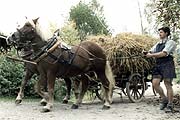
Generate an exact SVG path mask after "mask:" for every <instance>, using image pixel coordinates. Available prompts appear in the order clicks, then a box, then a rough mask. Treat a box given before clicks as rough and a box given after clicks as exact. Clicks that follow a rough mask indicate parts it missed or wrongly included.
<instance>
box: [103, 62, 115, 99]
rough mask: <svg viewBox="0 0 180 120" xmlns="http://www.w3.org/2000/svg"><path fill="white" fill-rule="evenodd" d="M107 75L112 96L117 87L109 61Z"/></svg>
mask: <svg viewBox="0 0 180 120" xmlns="http://www.w3.org/2000/svg"><path fill="white" fill-rule="evenodd" d="M105 75H106V77H107V79H108V81H109V90H110V91H109V92H110V93H111V94H112V92H113V91H112V90H113V88H114V87H115V79H114V75H113V72H112V68H111V66H110V63H109V61H106V67H105ZM111 96H112V95H111Z"/></svg>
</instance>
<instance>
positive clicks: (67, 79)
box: [63, 78, 71, 104]
mask: <svg viewBox="0 0 180 120" xmlns="http://www.w3.org/2000/svg"><path fill="white" fill-rule="evenodd" d="M64 81H65V83H66V88H67V90H66V96H65V97H64V99H63V103H65V104H67V103H68V100H69V99H70V96H71V79H70V78H64Z"/></svg>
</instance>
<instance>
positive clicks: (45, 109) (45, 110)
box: [41, 106, 51, 113]
mask: <svg viewBox="0 0 180 120" xmlns="http://www.w3.org/2000/svg"><path fill="white" fill-rule="evenodd" d="M50 111H51V109H50V108H47V107H46V106H44V107H43V109H42V110H41V112H42V113H45V112H50Z"/></svg>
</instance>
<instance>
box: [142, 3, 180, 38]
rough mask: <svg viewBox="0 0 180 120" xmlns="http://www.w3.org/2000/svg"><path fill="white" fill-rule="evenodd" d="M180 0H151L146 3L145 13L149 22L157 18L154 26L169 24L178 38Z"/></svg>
mask: <svg viewBox="0 0 180 120" xmlns="http://www.w3.org/2000/svg"><path fill="white" fill-rule="evenodd" d="M179 5H180V1H179V0H151V1H149V3H147V5H146V9H145V13H146V15H147V18H148V21H149V23H152V21H153V20H155V23H154V28H156V29H157V27H159V26H169V27H170V28H171V29H172V32H175V33H176V34H175V35H174V36H173V37H174V38H175V39H178V38H177V36H178V35H177V33H178V31H179V30H180V22H179V19H180V13H179V11H180V6H179Z"/></svg>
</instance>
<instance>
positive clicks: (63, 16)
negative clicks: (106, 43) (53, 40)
mask: <svg viewBox="0 0 180 120" xmlns="http://www.w3.org/2000/svg"><path fill="white" fill-rule="evenodd" d="M79 1H80V0H0V3H1V7H0V11H1V17H0V31H1V32H3V33H5V34H9V33H10V32H14V30H15V29H16V27H17V24H18V23H19V22H20V21H21V20H22V19H24V18H25V16H27V17H28V18H37V17H42V18H45V19H48V20H49V21H51V22H53V23H55V24H57V25H58V27H59V28H60V27H62V26H63V24H64V23H65V22H66V21H67V18H68V16H69V11H70V8H71V7H72V6H74V5H76V4H77V3H78V2H79ZM82 1H85V2H89V1H90V0H82ZM97 1H98V2H99V3H100V4H101V5H103V6H104V15H105V18H106V21H107V24H108V25H109V26H110V28H111V29H112V32H113V34H117V33H120V32H133V33H141V26H140V17H139V9H138V3H137V1H139V3H140V7H141V11H142V14H143V13H144V6H145V3H146V2H147V1H148V0H97ZM143 16H144V15H143ZM143 25H144V26H147V22H146V19H145V17H143Z"/></svg>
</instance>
